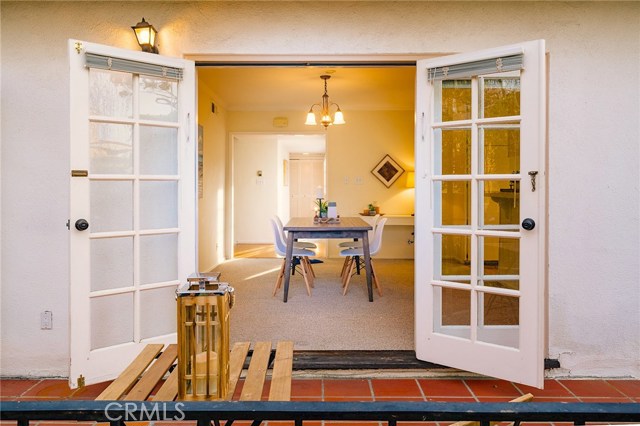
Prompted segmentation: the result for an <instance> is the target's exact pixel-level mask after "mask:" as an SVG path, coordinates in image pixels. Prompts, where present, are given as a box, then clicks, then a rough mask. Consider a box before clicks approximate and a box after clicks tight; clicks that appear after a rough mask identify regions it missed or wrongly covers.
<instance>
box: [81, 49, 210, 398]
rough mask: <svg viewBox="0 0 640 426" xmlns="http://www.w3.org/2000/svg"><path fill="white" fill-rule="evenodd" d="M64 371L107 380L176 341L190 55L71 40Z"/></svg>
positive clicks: (187, 176)
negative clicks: (149, 350) (147, 348)
mask: <svg viewBox="0 0 640 426" xmlns="http://www.w3.org/2000/svg"><path fill="white" fill-rule="evenodd" d="M69 62H70V149H71V163H70V168H71V173H70V176H71V177H70V198H71V205H70V221H69V233H70V356H71V365H70V374H69V381H70V385H71V386H72V387H76V386H77V385H78V384H79V383H78V381H79V380H83V379H84V383H85V384H91V383H95V382H99V381H104V380H108V379H112V378H114V377H115V376H116V375H118V374H119V373H121V372H122V371H123V370H124V368H125V367H126V365H127V364H128V363H130V362H131V360H132V359H133V358H134V357H135V356H136V355H137V354H138V353H139V352H140V350H141V348H142V347H143V346H144V344H146V343H150V342H154V343H158V342H163V343H168V342H174V341H175V340H176V336H175V333H176V321H177V320H176V307H175V303H176V302H175V289H176V286H177V285H178V284H179V282H180V281H181V280H184V279H185V278H186V277H187V276H188V275H189V274H190V273H192V272H194V271H195V268H196V238H195V232H196V229H195V224H196V210H195V203H196V196H195V187H196V181H195V164H196V146H197V140H196V136H195V128H196V126H195V78H194V76H195V71H194V69H195V68H194V64H193V62H191V61H187V60H182V59H177V58H169V57H163V56H159V55H154V54H149V53H143V52H133V51H129V50H122V49H116V48H113V47H109V46H102V45H97V44H93V43H86V42H82V41H75V40H70V41H69Z"/></svg>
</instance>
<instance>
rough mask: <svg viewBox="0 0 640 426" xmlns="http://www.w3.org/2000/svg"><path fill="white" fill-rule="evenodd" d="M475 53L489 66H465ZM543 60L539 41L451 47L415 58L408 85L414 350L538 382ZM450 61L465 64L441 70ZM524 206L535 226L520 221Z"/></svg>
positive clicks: (488, 372) (470, 63)
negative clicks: (412, 83) (511, 59)
mask: <svg viewBox="0 0 640 426" xmlns="http://www.w3.org/2000/svg"><path fill="white" fill-rule="evenodd" d="M518 54H523V61H524V62H523V66H522V69H521V70H516V71H512V70H509V71H508V72H501V70H500V64H501V57H502V56H505V57H506V56H508V55H518ZM482 61H486V62H484V63H487V62H488V63H491V62H492V61H495V63H496V64H497V65H496V69H495V71H493V70H492V71H489V72H494V74H489V73H488V72H487V70H486V69H483V71H482V74H481V75H474V74H473V69H474V67H475V66H476V64H479V63H481V62H482ZM543 63H544V43H543V42H541V41H538V42H528V43H523V44H522V45H516V46H506V47H504V48H496V49H489V50H486V51H480V52H472V53H468V54H460V55H452V56H447V57H443V58H437V59H432V60H425V61H419V62H418V79H417V81H418V84H417V86H416V87H417V95H416V96H417V105H418V111H417V113H418V116H419V117H420V118H421V120H422V123H420V125H419V126H416V127H417V129H416V171H417V172H416V176H422V179H418V181H417V182H416V231H415V232H416V260H417V261H416V286H415V289H416V290H415V292H416V354H417V357H418V358H419V359H423V360H426V361H431V362H436V363H440V364H444V365H448V366H451V367H455V368H460V369H464V370H468V371H473V372H478V373H481V374H486V375H490V376H494V377H500V378H504V379H508V380H513V381H519V382H522V383H527V384H530V385H534V386H540V385H541V384H542V382H543V381H542V375H543V369H542V366H543V355H542V349H541V348H543V346H544V339H543V330H544V328H543V327H544V318H543V316H542V314H543V312H544V299H543V295H544V280H543V276H544V273H543V271H544V269H543V268H544V257H543V256H541V249H542V248H544V233H543V229H544V228H543V227H544V215H541V214H540V211H541V209H542V208H543V207H544V201H545V199H544V188H541V184H540V182H541V179H543V178H544V177H543V176H544V170H543V168H544V140H543V135H544V132H543V131H541V129H544V125H545V123H544V116H543V115H542V114H541V113H540V111H541V105H544V104H543V103H542V102H543V100H544V79H543V78H542V76H541V73H540V70H541V64H543ZM449 66H451V67H453V66H455V69H456V70H460V69H466V70H471V71H465V72H466V76H461V75H462V73H459V72H458V74H457V75H456V76H454V77H450V78H447V73H448V71H447V70H448V69H449ZM435 69H438V70H442V71H443V73H442V77H444V78H440V75H438V77H437V78H435V77H434V76H435V75H436V74H435V73H431V74H430V73H429V72H428V70H435ZM525 153H527V155H525ZM536 176H538V186H537V190H536V186H535V185H534V184H535V182H534V180H533V179H534V178H535V177H536ZM527 216H529V219H528V220H531V221H536V222H538V226H537V227H535V229H534V230H531V231H530V230H526V228H523V227H521V222H522V221H523V219H524V218H525V217H527ZM523 259H527V262H523Z"/></svg>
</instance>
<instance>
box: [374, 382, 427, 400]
mask: <svg viewBox="0 0 640 426" xmlns="http://www.w3.org/2000/svg"><path fill="white" fill-rule="evenodd" d="M371 386H372V387H373V395H374V397H375V398H376V399H378V397H385V396H386V397H388V396H406V397H411V396H413V397H422V393H421V390H420V387H419V386H418V383H417V382H416V380H415V379H373V380H371Z"/></svg>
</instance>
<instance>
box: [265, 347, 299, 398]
mask: <svg viewBox="0 0 640 426" xmlns="http://www.w3.org/2000/svg"><path fill="white" fill-rule="evenodd" d="M292 369H293V342H288V341H286V342H278V344H277V346H276V358H275V360H274V361H273V372H272V374H271V388H270V389H269V401H289V400H290V399H291V370H292Z"/></svg>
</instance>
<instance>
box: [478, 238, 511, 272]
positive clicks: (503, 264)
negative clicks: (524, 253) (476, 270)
mask: <svg viewBox="0 0 640 426" xmlns="http://www.w3.org/2000/svg"><path fill="white" fill-rule="evenodd" d="M478 241H479V242H480V244H481V248H482V250H480V251H481V253H483V257H484V262H482V263H481V266H480V268H482V271H481V273H482V274H484V275H519V274H520V240H519V239H517V238H499V237H478Z"/></svg>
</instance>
